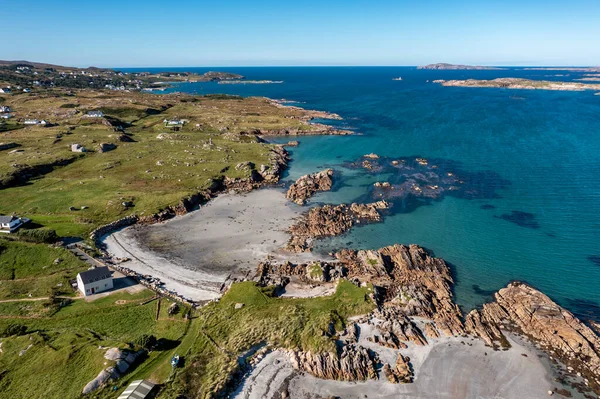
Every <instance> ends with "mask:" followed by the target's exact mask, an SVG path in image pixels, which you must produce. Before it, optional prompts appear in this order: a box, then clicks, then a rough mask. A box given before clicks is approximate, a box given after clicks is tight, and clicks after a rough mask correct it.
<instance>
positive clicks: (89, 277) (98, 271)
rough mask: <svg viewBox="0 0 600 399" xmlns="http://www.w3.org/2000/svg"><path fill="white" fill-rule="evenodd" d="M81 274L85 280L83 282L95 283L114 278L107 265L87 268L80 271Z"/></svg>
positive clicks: (82, 279)
mask: <svg viewBox="0 0 600 399" xmlns="http://www.w3.org/2000/svg"><path fill="white" fill-rule="evenodd" d="M79 275H80V276H81V281H83V284H88V283H93V282H95V281H100V280H105V279H107V278H112V274H111V273H110V270H109V269H108V267H106V266H103V267H96V268H94V269H90V270H86V271H84V272H81V273H79Z"/></svg>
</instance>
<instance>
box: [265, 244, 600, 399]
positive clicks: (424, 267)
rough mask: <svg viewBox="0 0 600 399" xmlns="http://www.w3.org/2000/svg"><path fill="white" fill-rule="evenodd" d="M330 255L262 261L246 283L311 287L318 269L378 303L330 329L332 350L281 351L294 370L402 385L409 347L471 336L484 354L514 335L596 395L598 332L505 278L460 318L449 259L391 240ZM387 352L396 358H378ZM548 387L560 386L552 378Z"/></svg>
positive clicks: (409, 370) (410, 366)
mask: <svg viewBox="0 0 600 399" xmlns="http://www.w3.org/2000/svg"><path fill="white" fill-rule="evenodd" d="M335 257H336V258H337V261H336V262H315V263H312V264H308V265H295V264H291V263H289V262H288V263H285V264H279V265H277V264H261V265H260V266H259V268H258V271H257V276H256V277H255V281H258V282H260V283H264V284H274V283H275V284H281V285H282V286H285V285H286V284H288V283H289V282H290V281H291V280H294V281H300V282H302V281H304V282H305V283H309V282H310V283H313V284H314V283H315V281H318V280H315V278H314V276H317V275H318V276H321V280H320V281H321V282H322V283H325V282H329V281H332V280H336V279H340V278H345V279H349V280H350V281H353V282H354V283H355V284H358V285H364V284H372V285H373V288H374V295H373V297H372V298H373V300H374V301H375V302H376V303H377V309H376V310H374V311H373V312H372V313H371V314H369V315H366V316H364V317H362V318H360V319H358V320H356V321H355V322H350V323H349V324H348V325H347V326H346V328H345V329H344V330H343V331H339V332H336V333H335V334H334V335H335V336H338V337H339V338H338V348H339V350H338V352H337V353H312V352H303V351H298V350H285V351H284V353H286V354H287V356H288V358H289V361H290V362H291V365H292V367H293V369H295V370H298V371H301V372H305V373H308V374H311V375H313V376H315V377H318V378H322V379H332V380H338V381H364V380H369V379H375V380H377V379H385V380H387V381H388V382H391V383H400V382H404V383H410V382H412V381H413V380H414V376H415V375H416V374H418V371H419V370H418V369H417V368H416V366H415V365H416V363H413V362H411V358H410V356H407V355H405V354H403V352H404V353H409V352H410V350H409V349H410V348H414V347H427V346H430V345H433V346H435V345H436V342H438V341H439V340H440V339H442V340H443V339H462V340H464V339H465V338H468V339H473V337H475V338H477V339H480V340H481V341H482V342H483V343H484V344H485V345H486V346H488V347H489V350H491V351H494V350H508V351H511V350H513V349H511V345H512V344H514V338H512V335H511V334H514V333H517V334H519V335H521V336H523V337H526V339H528V340H529V341H531V342H532V343H534V344H535V345H537V346H539V347H540V348H541V349H542V350H543V351H544V352H545V353H546V354H547V356H548V357H549V359H550V360H551V361H554V362H558V364H559V366H558V367H562V366H564V368H563V373H564V374H563V375H562V376H561V378H560V380H561V381H562V380H564V382H570V383H571V384H573V385H574V386H575V387H576V388H577V389H578V390H579V391H580V392H582V393H584V394H586V395H588V396H587V397H590V398H592V397H594V396H591V394H592V392H595V393H596V394H598V393H599V392H600V357H599V356H600V338H599V336H598V334H597V332H595V331H594V330H592V329H591V328H589V327H588V326H586V325H585V324H584V323H582V322H581V321H580V320H578V319H577V318H576V317H575V316H573V314H571V313H570V312H568V311H567V310H565V309H563V308H562V307H560V306H559V305H557V304H556V303H554V302H553V301H552V300H551V299H550V298H549V297H547V296H546V295H544V294H542V293H541V292H539V291H538V290H536V289H535V288H533V287H531V286H528V285H526V284H524V283H517V282H515V283H511V284H509V285H508V287H506V288H503V289H501V290H500V291H498V292H497V293H496V295H495V302H492V303H489V304H486V305H484V307H483V309H482V310H473V311H471V312H470V313H469V314H468V315H467V316H466V317H463V314H462V313H461V311H460V309H459V308H458V306H457V305H456V304H455V303H454V302H453V299H452V284H453V280H452V277H451V273H450V268H449V266H448V264H447V263H446V262H444V261H443V260H442V259H439V258H434V257H432V256H431V255H430V254H429V253H428V252H427V251H425V250H424V249H423V248H420V247H418V246H416V245H410V246H404V245H393V246H389V247H384V248H381V249H379V250H370V251H368V250H360V251H356V250H341V251H339V252H337V253H336V254H335ZM316 269H320V271H319V272H318V273H317V272H316ZM363 335H366V337H364V336H363ZM444 337H447V338H444ZM463 344H464V342H463ZM470 345H471V344H470ZM378 348H381V349H378ZM390 350H392V351H394V353H395V358H390V357H389V356H386V355H385V354H386V353H388V352H389V351H390ZM464 350H465V351H468V349H464ZM486 355H487V353H486ZM417 378H418V377H417ZM548 391H549V392H548V394H554V393H555V392H559V393H560V392H563V393H564V392H565V391H564V387H562V385H561V384H560V383H555V386H554V388H553V389H549V390H548ZM541 394H544V395H547V394H546V393H545V392H540V396H536V397H542V396H541ZM513 397H514V396H513Z"/></svg>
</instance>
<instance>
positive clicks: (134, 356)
mask: <svg viewBox="0 0 600 399" xmlns="http://www.w3.org/2000/svg"><path fill="white" fill-rule="evenodd" d="M145 353H146V351H145V350H143V349H142V350H139V351H137V352H128V351H122V350H121V349H119V348H110V349H108V350H107V351H106V352H105V353H104V358H105V359H106V360H109V361H113V362H114V365H113V366H109V367H107V368H105V369H104V370H102V371H100V373H98V375H97V376H96V378H94V379H93V380H91V381H90V382H88V383H87V384H86V385H85V387H84V388H83V390H82V392H81V393H82V394H84V395H86V394H88V393H91V392H93V391H95V390H97V389H98V388H100V387H102V386H103V385H104V384H106V383H107V382H108V381H109V380H116V379H119V378H121V376H123V375H124V374H125V373H127V371H128V370H129V368H130V367H131V366H133V365H134V364H135V363H136V362H137V360H138V359H139V358H140V357H141V356H143V355H144V354H145ZM105 364H106V363H105Z"/></svg>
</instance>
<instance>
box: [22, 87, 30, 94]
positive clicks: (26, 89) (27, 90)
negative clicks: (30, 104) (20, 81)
mask: <svg viewBox="0 0 600 399" xmlns="http://www.w3.org/2000/svg"><path fill="white" fill-rule="evenodd" d="M23 93H31V89H30V88H27V87H26V88H24V89H23Z"/></svg>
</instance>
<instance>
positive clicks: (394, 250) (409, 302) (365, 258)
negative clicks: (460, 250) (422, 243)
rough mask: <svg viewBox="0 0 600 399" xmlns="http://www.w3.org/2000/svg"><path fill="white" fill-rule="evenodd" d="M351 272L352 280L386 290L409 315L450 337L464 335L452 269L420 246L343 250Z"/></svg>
mask: <svg viewBox="0 0 600 399" xmlns="http://www.w3.org/2000/svg"><path fill="white" fill-rule="evenodd" d="M335 256H336V258H338V259H339V260H340V261H341V262H342V263H343V264H344V265H345V267H346V268H347V269H348V277H349V278H356V279H358V280H361V281H368V282H371V283H373V284H374V285H377V286H379V287H382V288H383V289H384V292H385V294H384V298H383V300H384V301H390V302H391V303H392V304H393V305H394V306H395V307H397V309H398V310H399V311H401V312H403V313H404V314H405V315H406V316H420V317H425V318H427V319H430V320H433V321H434V322H435V325H436V327H437V329H438V330H440V331H441V332H443V333H444V334H446V335H463V334H464V333H465V330H464V326H463V324H462V321H461V312H460V310H459V308H458V306H457V305H456V304H455V303H454V302H453V300H452V290H451V284H452V283H453V280H452V277H451V275H450V268H449V267H448V265H447V264H446V262H444V260H443V259H439V258H434V257H432V256H430V255H429V254H428V253H427V252H426V251H425V250H424V249H423V248H421V247H419V246H417V245H410V246H405V245H393V246H388V247H384V248H381V249H379V250H377V251H364V250H362V251H354V250H342V251H339V252H337V253H336V254H335Z"/></svg>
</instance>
